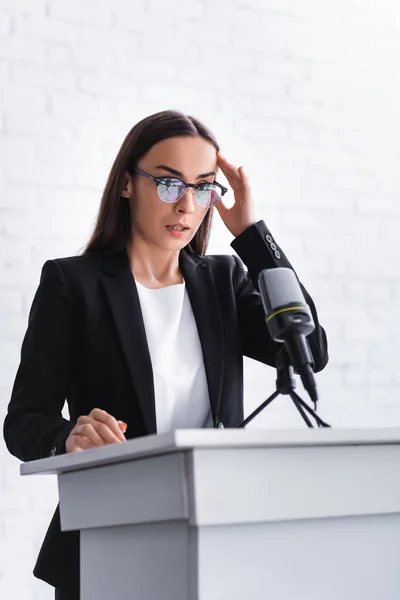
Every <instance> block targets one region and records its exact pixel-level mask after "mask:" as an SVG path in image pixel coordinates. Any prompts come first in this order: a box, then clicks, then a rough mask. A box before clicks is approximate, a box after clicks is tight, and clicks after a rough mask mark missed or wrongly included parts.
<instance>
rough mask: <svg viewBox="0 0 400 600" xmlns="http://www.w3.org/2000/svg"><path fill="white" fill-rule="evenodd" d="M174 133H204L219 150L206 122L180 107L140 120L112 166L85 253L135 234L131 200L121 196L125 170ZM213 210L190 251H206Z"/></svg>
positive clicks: (108, 248) (114, 246)
mask: <svg viewBox="0 0 400 600" xmlns="http://www.w3.org/2000/svg"><path fill="white" fill-rule="evenodd" d="M175 136H188V137H202V138H203V139H205V140H206V141H208V142H210V143H211V144H212V145H213V146H214V147H215V149H216V150H219V145H218V143H217V141H216V139H215V137H214V135H213V134H212V133H211V131H210V130H209V129H208V128H207V127H206V126H205V125H203V123H201V122H200V121H199V120H198V119H196V118H194V117H191V116H189V115H186V114H184V113H182V112H179V111H177V110H164V111H161V112H158V113H155V114H153V115H150V116H148V117H146V118H144V119H142V120H141V121H139V123H137V124H136V125H135V126H134V127H133V128H132V129H131V130H130V132H129V133H128V135H127V136H126V138H125V140H124V141H123V143H122V146H121V148H120V150H119V152H118V154H117V157H116V159H115V161H114V164H113V165H112V167H111V171H110V174H109V176H108V179H107V183H106V186H105V188H104V192H103V195H102V198H101V202H100V208H99V212H98V214H97V217H96V221H95V226H94V230H93V233H92V235H91V237H90V240H89V242H88V243H87V245H86V247H85V248H84V251H83V254H87V253H88V252H101V251H105V252H113V251H118V250H122V249H123V248H124V247H126V246H127V244H128V243H129V242H130V240H131V236H132V220H131V211H130V204H129V202H127V200H126V199H125V198H122V197H121V193H122V190H123V186H124V179H125V172H129V173H132V169H133V168H134V167H135V166H136V164H137V162H138V161H139V159H140V158H141V157H142V156H144V155H145V154H146V153H147V152H148V151H149V150H150V148H151V147H152V146H154V144H156V143H157V142H161V141H162V140H165V139H167V138H171V137H175ZM212 214H213V211H212V208H210V209H208V211H207V213H206V215H205V217H204V219H203V221H202V223H201V225H200V227H199V229H198V230H197V231H196V234H195V235H194V237H193V239H192V240H191V242H190V243H189V244H187V246H186V247H185V249H186V250H187V251H188V252H190V253H192V254H205V253H206V250H207V246H208V241H209V237H210V231H211V224H212Z"/></svg>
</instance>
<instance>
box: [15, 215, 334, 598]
mask: <svg viewBox="0 0 400 600" xmlns="http://www.w3.org/2000/svg"><path fill="white" fill-rule="evenodd" d="M231 245H232V247H233V248H234V250H235V251H236V252H237V254H238V255H239V256H240V257H241V259H242V260H243V262H244V263H245V265H246V266H247V268H248V274H247V273H246V272H245V270H244V269H243V266H242V263H241V261H240V260H238V258H237V257H235V256H222V255H221V256H220V255H214V256H199V255H193V254H189V253H188V252H186V251H185V250H183V251H182V252H181V253H180V268H181V270H182V273H183V276H184V280H185V283H186V288H187V291H188V294H189V298H190V302H191V305H192V308H193V313H194V317H195V320H196V323H197V328H198V332H199V337H200V342H201V346H202V350H203V357H204V363H205V370H206V375H207V381H208V388H209V395H210V401H211V409H212V415H213V420H214V425H215V426H218V424H219V423H223V425H224V426H225V427H235V426H237V425H238V424H239V423H240V422H241V421H242V420H243V418H244V417H243V355H245V356H249V357H250V358H253V359H255V360H258V361H261V362H262V363H266V364H268V365H271V366H273V365H274V361H275V356H276V353H277V351H278V350H279V349H280V348H281V347H282V345H281V344H277V343H276V342H273V341H272V339H271V338H270V336H269V334H268V329H267V327H266V324H265V319H264V310H263V306H262V302H261V297H260V295H259V293H258V291H257V276H258V273H259V272H260V271H261V270H262V269H266V268H274V267H290V268H292V267H291V265H290V263H289V261H288V260H287V258H286V257H285V255H284V253H283V252H282V250H281V249H280V248H279V247H278V246H277V244H276V242H275V241H274V239H273V237H272V234H271V233H270V231H269V230H268V229H267V227H266V225H265V223H264V222H263V221H259V222H258V223H256V224H255V225H252V226H251V227H249V228H248V229H246V230H245V231H244V232H243V233H242V234H241V235H239V236H238V237H237V238H235V240H234V241H233V242H232V244H231ZM303 292H304V295H305V298H306V301H307V302H308V304H309V306H310V308H311V311H312V314H313V317H314V321H315V325H316V327H315V330H314V332H313V333H311V334H310V335H309V337H308V341H309V344H310V349H311V352H312V355H313V358H314V361H315V370H316V371H320V370H321V369H323V368H324V366H325V365H326V363H327V361H328V354H327V341H326V335H325V332H324V330H323V328H322V327H321V326H320V325H319V322H318V316H317V313H316V310H315V306H314V303H313V301H312V299H311V297H310V296H309V294H308V293H307V292H306V290H305V289H304V287H303ZM160 335H162V331H160ZM65 399H66V400H67V402H68V407H69V414H70V419H71V420H70V421H68V420H66V419H64V418H63V417H62V416H61V410H62V408H63V406H64V402H65ZM95 407H98V408H102V409H104V410H106V411H107V412H109V413H111V414H112V415H113V416H114V417H116V418H117V419H121V420H122V421H125V422H126V423H127V424H128V430H127V434H126V437H127V438H134V437H139V436H143V435H148V434H152V433H156V417H155V400H154V387H153V376H152V366H151V361H150V355H149V350H148V346H147V342H146V334H145V329H144V324H143V319H142V315H141V309H140V303H139V298H138V294H137V290H136V285H135V280H134V278H133V276H132V273H131V270H130V264H129V260H128V255H127V252H126V250H123V251H118V252H114V253H90V254H86V255H83V256H75V257H70V258H62V259H56V260H49V261H47V262H46V263H45V265H44V267H43V270H42V275H41V279H40V284H39V287H38V289H37V292H36V295H35V297H34V300H33V304H32V308H31V311H30V315H29V324H28V328H27V331H26V335H25V338H24V341H23V344H22V351H21V362H20V366H19V368H18V372H17V375H16V379H15V383H14V386H13V390H12V396H11V400H10V403H9V406H8V414H7V416H6V419H5V422H4V439H5V442H6V444H7V447H8V449H9V451H10V452H11V453H12V454H14V455H15V456H17V457H18V458H19V459H21V460H22V461H30V460H36V459H39V458H44V457H47V456H51V455H55V454H60V453H63V452H65V440H66V438H67V436H68V435H69V433H70V431H71V430H72V428H73V427H74V423H75V422H76V420H77V418H78V417H79V416H80V415H85V414H88V413H89V412H90V411H91V410H92V409H93V408H95ZM34 574H35V575H36V576H37V577H39V578H41V579H43V580H45V581H47V582H48V583H50V584H51V585H54V586H55V587H65V588H71V589H76V588H77V586H78V581H79V533H77V532H61V530H60V520H59V512H58V508H57V510H56V512H55V514H54V517H53V520H52V522H51V524H50V527H49V529H48V532H47V535H46V538H45V540H44V543H43V546H42V548H41V551H40V554H39V557H38V560H37V563H36V567H35V570H34Z"/></svg>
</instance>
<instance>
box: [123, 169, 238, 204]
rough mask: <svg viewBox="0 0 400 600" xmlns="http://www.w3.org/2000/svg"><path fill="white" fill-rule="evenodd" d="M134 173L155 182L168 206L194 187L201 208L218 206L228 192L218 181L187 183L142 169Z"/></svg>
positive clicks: (159, 195)
mask: <svg viewBox="0 0 400 600" xmlns="http://www.w3.org/2000/svg"><path fill="white" fill-rule="evenodd" d="M133 172H134V173H138V175H143V177H147V178H148V179H151V180H152V181H154V182H155V183H156V185H157V193H158V197H159V198H160V200H162V201H163V202H168V204H173V203H174V202H178V200H180V199H181V198H182V196H183V195H184V193H185V192H186V189H187V188H189V187H192V188H195V190H196V200H197V203H198V204H199V206H201V207H202V208H209V207H210V206H214V205H215V204H217V202H219V201H220V200H221V197H222V196H223V195H224V194H226V192H227V191H228V189H227V188H226V187H224V186H223V185H221V184H220V183H217V182H216V181H213V182H212V183H206V182H205V183H186V181H182V179H178V178H177V177H154V176H153V175H149V173H145V172H144V171H141V170H140V169H133Z"/></svg>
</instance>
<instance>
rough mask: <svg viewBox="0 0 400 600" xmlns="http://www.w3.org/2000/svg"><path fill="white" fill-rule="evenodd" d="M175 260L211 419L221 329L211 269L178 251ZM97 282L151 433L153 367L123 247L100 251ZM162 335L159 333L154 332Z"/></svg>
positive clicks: (218, 385)
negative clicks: (198, 351)
mask: <svg viewBox="0 0 400 600" xmlns="http://www.w3.org/2000/svg"><path fill="white" fill-rule="evenodd" d="M179 265H180V268H181V270H182V273H183V277H184V279H185V284H186V289H187V292H188V296H189V300H190V303H191V306H192V310H193V315H194V318H195V321H196V325H197V330H198V334H199V339H200V344H201V347H202V351H203V360H204V367H205V371H206V377H207V383H208V391H209V396H210V402H211V410H212V414H213V419H214V422H215V421H216V418H217V415H218V410H219V405H220V399H221V389H222V377H223V368H224V351H223V331H222V319H221V312H220V307H219V300H218V295H217V291H216V288H215V282H214V277H213V274H212V271H211V268H210V267H209V266H208V265H206V264H204V263H203V262H202V261H200V260H199V259H198V258H196V257H195V256H193V255H190V254H188V253H187V252H186V251H185V250H182V251H181V253H180V256H179ZM102 271H103V272H102V274H101V281H102V285H103V287H104V291H105V293H106V296H107V300H108V303H109V305H110V309H111V312H112V315H113V319H114V322H115V326H116V328H117V332H118V336H119V339H120V341H121V345H122V349H123V351H124V354H125V358H126V361H127V366H128V369H129V373H130V376H131V379H132V384H133V388H134V390H135V392H136V396H137V400H138V402H139V405H140V408H141V411H142V414H143V418H144V421H145V424H146V427H147V430H148V432H149V433H156V431H157V424H156V409H155V395H154V380H153V369H152V366H151V358H150V352H149V347H148V344H147V339H146V331H145V328H144V322H143V316H142V311H141V307H140V301H139V296H138V293H137V289H136V284H135V280H134V278H133V275H132V272H131V269H130V265H129V259H128V255H127V252H126V250H121V251H119V252H115V253H113V254H107V255H105V258H104V261H103V265H102ZM160 335H162V332H160Z"/></svg>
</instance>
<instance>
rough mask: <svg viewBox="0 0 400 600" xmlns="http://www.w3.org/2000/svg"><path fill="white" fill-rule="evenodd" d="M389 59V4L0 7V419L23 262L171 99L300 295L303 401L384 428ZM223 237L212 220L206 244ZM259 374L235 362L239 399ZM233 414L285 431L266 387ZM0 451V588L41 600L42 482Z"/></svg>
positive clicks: (55, 245) (392, 230)
mask: <svg viewBox="0 0 400 600" xmlns="http://www.w3.org/2000/svg"><path fill="white" fill-rule="evenodd" d="M399 53H400V9H399V7H398V2H396V0H381V1H380V2H378V1H376V0H336V2H320V1H317V0H303V1H302V2H297V1H295V0H213V1H212V2H211V0H190V1H186V0H185V2H178V1H177V0H175V2H168V3H166V2H163V1H162V0H151V1H147V2H144V0H143V1H142V2H140V1H135V2H129V1H128V0H102V1H101V2H96V1H95V0H79V1H78V0H35V1H34V2H32V0H0V91H1V97H0V416H1V417H2V418H3V417H4V414H5V410H6V405H7V402H8V399H9V395H10V390H11V386H12V383H13V379H14V376H15V371H16V368H17V365H18V360H19V350H20V344H21V340H22V336H23V334H24V331H25V327H26V320H27V314H28V310H29V308H30V303H31V300H32V296H33V293H34V291H35V288H36V286H37V284H38V278H39V274H40V269H41V266H42V265H43V262H44V261H45V260H46V259H47V258H52V257H56V256H66V255H71V254H76V253H78V252H79V250H80V248H81V247H82V246H83V244H84V243H85V241H86V239H87V237H88V234H89V231H90V228H91V225H92V222H93V219H94V216H95V213H96V209H97V206H98V201H99V198H100V194H101V191H102V188H103V186H104V184H105V180H106V177H107V174H108V171H109V168H110V166H111V163H112V161H113V159H114V157H115V154H116V152H117V151H118V149H119V146H120V144H121V142H122V140H123V138H124V136H125V135H126V133H127V132H128V130H129V129H130V128H131V127H132V125H133V124H134V123H136V122H137V121H138V120H139V119H141V118H142V117H144V116H145V115H147V114H150V113H152V112H155V111H157V110H162V109H165V108H178V109H181V110H183V111H186V112H188V113H191V114H194V115H197V116H198V117H200V118H202V119H203V120H204V121H205V122H206V123H207V124H208V125H209V126H210V127H211V128H212V129H213V130H214V131H215V133H216V135H217V137H218V138H219V140H220V143H221V146H222V149H223V152H224V154H226V156H227V157H228V158H229V159H230V160H232V161H233V162H236V163H237V164H244V165H245V168H246V170H247V172H248V174H249V175H250V178H251V181H252V183H253V189H254V196H255V199H256V202H257V205H258V212H259V216H260V218H261V217H262V218H264V219H265V220H266V222H267V223H268V224H269V226H270V227H271V229H272V231H273V232H274V234H275V236H276V238H277V240H278V242H279V243H280V244H281V245H282V247H283V248H284V250H285V252H286V253H287V254H288V256H289V258H290V259H291V260H292V262H293V264H294V265H295V267H296V269H297V271H298V273H299V276H300V277H301V279H302V280H303V281H304V283H305V284H306V286H307V287H308V289H309V291H310V292H311V294H312V295H313V297H314V299H315V301H316V304H317V306H318V308H319V313H320V317H321V321H322V323H323V324H324V326H325V327H326V330H327V332H328V337H329V342H330V356H331V360H330V365H329V367H328V368H327V369H326V370H325V372H323V373H321V374H320V375H319V376H318V381H319V387H320V395H321V413H322V414H323V415H324V416H325V417H326V418H327V419H328V420H329V421H330V422H332V424H334V425H336V426H343V427H351V426H356V425H360V426H362V427H374V426H382V427H385V426H392V425H397V426H398V425H400V401H399V400H398V394H397V387H398V386H399V384H400V376H399V374H398V373H399V371H398V368H397V361H398V358H399V354H400V352H399V348H400V346H399V336H400V326H399V322H398V320H397V319H396V318H395V314H396V313H395V310H394V309H393V306H395V305H396V303H397V302H398V301H399V300H400V275H399V268H398V259H399V247H398V243H397V238H398V231H399V228H400V176H399V172H400V170H399V162H400V153H399V145H398V144H399V139H400V135H399V134H400V119H399V118H398V114H397V113H398V107H399V106H400V76H399V72H398V60H397V57H398V56H399ZM230 241H231V237H230V235H229V233H227V232H226V231H225V230H224V229H223V227H222V225H221V222H220V221H219V219H217V220H216V225H215V236H214V240H213V242H212V246H211V251H215V252H229V251H230V248H229V242H230ZM274 378H275V374H274V372H273V371H272V370H271V369H268V368H266V367H263V366H261V365H257V364H254V363H251V364H250V363H249V362H246V403H247V407H248V410H249V411H250V410H251V409H252V408H254V407H255V406H256V405H258V404H259V403H260V402H261V401H262V400H263V399H264V398H265V397H266V396H267V395H269V393H271V392H272V391H273V389H274ZM253 426H254V427H260V426H262V427H301V426H302V423H301V420H300V417H299V416H298V415H297V413H296V411H295V409H294V407H293V406H292V405H291V404H290V402H289V401H288V400H287V399H286V398H282V399H280V400H276V401H275V402H274V404H273V405H272V406H271V407H270V408H269V409H268V411H267V412H265V413H264V414H263V415H262V416H261V417H259V419H258V420H257V421H256V422H255V423H254V425H253ZM0 460H1V468H0V597H1V598H2V600H3V599H4V600H46V599H49V598H51V597H52V593H51V590H50V588H48V587H47V586H45V585H44V584H41V583H40V582H37V581H36V580H34V579H33V577H32V576H31V569H32V566H33V562H34V558H35V556H36V553H37V550H38V547H39V544H40V542H41V539H42V536H43V533H44V530H45V528H46V526H47V523H48V520H49V517H50V515H51V513H52V510H53V508H54V506H55V503H56V484H55V481H53V480H52V479H51V478H49V479H46V480H43V481H38V480H35V479H32V480H30V479H27V480H22V479H21V478H20V477H19V476H18V462H17V461H16V460H15V459H13V458H12V457H10V456H9V455H8V453H7V451H6V450H5V447H4V444H3V443H2V442H0Z"/></svg>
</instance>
